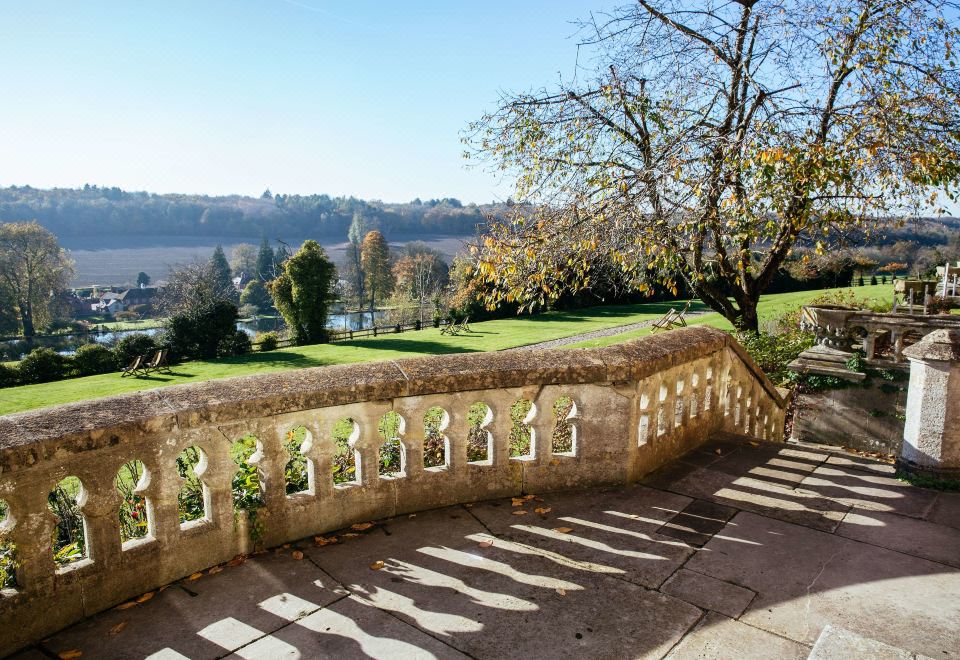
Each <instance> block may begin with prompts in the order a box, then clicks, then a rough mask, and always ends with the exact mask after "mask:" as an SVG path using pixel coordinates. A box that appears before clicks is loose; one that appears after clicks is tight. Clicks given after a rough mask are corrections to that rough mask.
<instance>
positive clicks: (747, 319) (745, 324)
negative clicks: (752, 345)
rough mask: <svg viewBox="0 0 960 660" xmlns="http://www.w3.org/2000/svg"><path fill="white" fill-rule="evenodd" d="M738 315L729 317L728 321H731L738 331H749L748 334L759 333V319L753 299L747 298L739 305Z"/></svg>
mask: <svg viewBox="0 0 960 660" xmlns="http://www.w3.org/2000/svg"><path fill="white" fill-rule="evenodd" d="M739 311H740V315H739V316H738V317H737V318H735V319H730V322H731V323H733V327H735V328H736V329H737V330H739V331H740V332H749V333H750V334H754V335H757V334H760V319H759V318H758V317H757V302H756V301H754V300H747V301H746V303H745V304H741V306H740V310H739Z"/></svg>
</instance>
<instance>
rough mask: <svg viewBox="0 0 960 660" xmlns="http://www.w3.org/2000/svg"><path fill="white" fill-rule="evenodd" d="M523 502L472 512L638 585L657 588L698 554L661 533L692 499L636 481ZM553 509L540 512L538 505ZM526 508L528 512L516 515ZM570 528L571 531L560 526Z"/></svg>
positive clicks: (495, 527)
mask: <svg viewBox="0 0 960 660" xmlns="http://www.w3.org/2000/svg"><path fill="white" fill-rule="evenodd" d="M540 499H542V500H543V501H542V502H541V501H538V500H535V499H534V500H530V501H528V502H526V503H524V504H523V505H521V506H511V504H512V502H510V501H501V502H482V503H479V504H477V505H476V506H474V507H473V508H472V509H471V512H472V513H473V514H474V515H475V516H476V517H477V518H478V519H479V520H480V521H481V522H482V523H483V524H484V526H485V527H486V528H487V529H488V530H490V531H491V532H492V533H494V534H496V535H499V536H503V537H505V538H508V539H511V540H513V541H517V542H519V543H524V544H527V545H531V546H534V547H537V548H541V549H543V550H546V551H549V552H555V553H558V554H561V555H563V556H565V557H567V558H568V559H571V560H574V561H585V562H598V563H601V564H603V565H604V566H607V567H608V568H610V569H613V571H614V574H616V575H618V576H619V577H621V578H623V579H625V580H629V581H631V582H633V583H634V584H639V585H641V586H644V587H647V588H651V589H655V588H657V587H659V586H660V585H661V584H663V582H664V581H665V580H666V579H667V578H668V577H670V575H671V574H672V573H673V572H674V571H675V570H677V568H679V567H680V565H681V564H683V562H684V561H686V560H687V558H688V557H690V555H691V554H693V550H692V549H691V548H690V547H688V546H687V545H686V544H685V543H683V542H680V541H678V540H676V539H673V538H669V537H667V536H665V535H662V534H659V533H657V530H659V529H660V528H661V527H662V525H663V524H664V523H666V522H667V521H669V520H670V519H671V518H673V517H674V516H676V515H677V513H679V512H680V511H682V510H683V509H684V508H685V507H686V506H687V505H688V504H690V498H688V497H683V496H681V495H673V494H671V493H664V492H663V491H659V490H653V489H651V488H645V487H643V486H632V487H627V488H619V489H611V490H606V491H604V490H595V491H586V492H580V493H564V494H559V493H558V494H553V495H544V496H543V497H542V498H540ZM538 508H539V509H541V510H544V509H550V511H548V512H546V513H545V514H543V515H541V514H538V513H536V509H538ZM519 511H526V512H527V513H526V514H524V515H516V513H517V512H519ZM565 528H568V529H570V530H571V531H569V532H565V531H556V530H563V529H565Z"/></svg>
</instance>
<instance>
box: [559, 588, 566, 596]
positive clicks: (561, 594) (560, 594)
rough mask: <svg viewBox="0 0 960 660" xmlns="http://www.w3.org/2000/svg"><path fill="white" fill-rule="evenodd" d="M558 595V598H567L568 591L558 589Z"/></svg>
mask: <svg viewBox="0 0 960 660" xmlns="http://www.w3.org/2000/svg"><path fill="white" fill-rule="evenodd" d="M557 595H558V596H566V595H567V590H566V589H557Z"/></svg>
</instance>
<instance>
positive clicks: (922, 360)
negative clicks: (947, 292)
mask: <svg viewBox="0 0 960 660" xmlns="http://www.w3.org/2000/svg"><path fill="white" fill-rule="evenodd" d="M903 355H904V356H905V357H906V358H908V359H909V360H910V388H909V389H908V391H907V421H906V425H905V426H904V429H903V448H902V449H901V450H900V458H899V460H898V461H897V463H898V466H899V467H900V468H902V469H903V470H905V471H907V472H910V473H915V474H917V473H919V474H924V475H927V476H933V477H939V478H948V479H960V331H958V330H946V329H944V330H937V331H935V332H931V333H930V334H928V335H927V336H926V337H924V338H923V339H922V340H920V341H919V342H917V343H916V344H914V345H913V346H911V347H909V348H907V349H904V351H903Z"/></svg>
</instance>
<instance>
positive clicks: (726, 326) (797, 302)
mask: <svg viewBox="0 0 960 660" xmlns="http://www.w3.org/2000/svg"><path fill="white" fill-rule="evenodd" d="M835 291H842V292H844V293H846V292H852V293H853V295H854V296H856V297H857V298H858V299H862V298H867V299H871V300H877V301H881V302H885V301H890V302H892V301H893V285H892V284H886V285H884V284H878V285H876V286H871V285H869V284H868V285H866V286H855V287H849V288H841V289H825V290H824V289H819V290H816V291H794V292H792V293H775V294H772V295H769V296H761V298H760V304H759V305H758V306H757V313H758V314H759V316H760V325H761V329H762V326H763V323H764V321H770V320H773V319H775V318H777V317H779V316H782V315H783V314H785V313H787V312H790V311H793V310H795V309H797V308H798V307H800V306H801V305H806V304H807V303H809V302H810V301H811V300H813V299H815V298H819V297H820V296H823V295H825V294H829V293H832V292H835ZM691 309H694V311H695V310H696V308H693V307H691ZM701 309H702V307H701ZM687 324H688V325H709V326H713V327H714V328H720V329H721V330H733V326H732V325H731V324H730V322H729V321H727V319H725V318H723V317H722V316H720V314H717V313H716V312H710V313H709V314H704V315H703V316H695V317H693V318H691V319H690V320H689V321H688V323H687ZM652 331H653V329H652V328H641V329H639V330H633V331H631V332H624V333H621V334H618V335H611V336H609V337H600V338H598V339H588V340H586V341H582V342H578V343H576V344H568V345H567V346H564V347H563V348H596V347H597V346H609V345H611V344H617V343H619V342H622V341H627V340H629V339H636V338H637V337H645V336H647V335H649V334H650V333H651V332H652Z"/></svg>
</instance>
